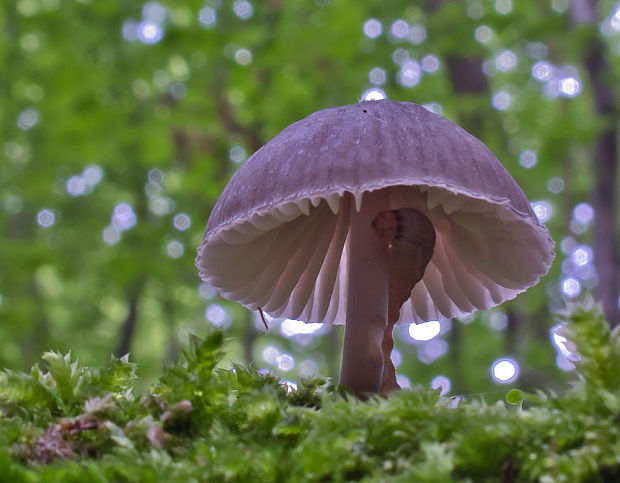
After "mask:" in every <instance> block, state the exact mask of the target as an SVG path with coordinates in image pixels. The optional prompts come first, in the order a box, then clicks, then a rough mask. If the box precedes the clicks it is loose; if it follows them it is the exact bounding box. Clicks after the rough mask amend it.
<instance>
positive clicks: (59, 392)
mask: <svg viewBox="0 0 620 483" xmlns="http://www.w3.org/2000/svg"><path fill="white" fill-rule="evenodd" d="M561 317H562V318H563V320H564V322H565V326H564V327H563V328H562V332H563V335H565V336H566V337H567V338H568V339H569V341H570V343H572V344H574V347H575V348H576V350H577V352H578V354H579V358H580V360H579V361H577V362H576V365H577V370H578V374H579V376H580V377H579V379H578V381H577V382H575V384H574V386H573V387H572V388H571V389H570V390H569V391H568V392H567V393H566V394H564V395H563V396H561V397H557V396H555V395H550V394H547V393H545V392H542V391H541V392H539V393H537V394H527V393H524V392H522V391H519V390H512V391H510V392H509V393H508V394H507V397H506V402H499V403H495V404H493V405H489V404H487V403H485V402H484V400H482V399H480V398H475V399H466V398H465V399H461V400H459V401H457V400H456V399H454V398H452V399H446V398H442V397H440V396H439V392H438V391H429V390H425V389H421V388H416V389H414V390H412V391H401V392H397V393H393V394H392V395H390V397H388V398H381V397H375V398H371V399H370V400H368V401H365V402H362V401H359V400H357V399H355V398H352V397H350V396H349V397H347V398H344V397H342V396H341V395H340V394H339V393H338V391H337V389H336V388H335V387H333V386H331V385H329V384H328V383H327V382H326V381H324V380H322V379H312V380H305V381H300V382H299V388H298V389H297V390H296V391H292V392H287V390H286V389H285V387H284V386H283V384H282V383H281V381H280V380H279V379H278V378H277V377H275V376H273V375H264V374H260V373H258V372H257V371H256V370H254V369H246V368H244V367H242V366H239V365H234V366H233V367H232V368H231V369H228V370H224V369H219V368H217V365H218V362H219V361H220V360H221V358H222V355H223V351H222V347H223V344H224V339H223V335H222V333H221V332H213V333H210V334H208V335H207V336H206V337H205V338H204V339H199V338H197V337H194V336H193V337H191V340H190V344H189V348H188V349H187V350H186V351H185V353H184V358H183V360H182V362H180V363H178V364H174V365H171V366H169V367H167V368H166V369H165V372H164V374H163V376H162V377H161V378H160V380H159V382H158V383H157V384H155V385H154V386H152V387H151V388H150V389H149V390H148V391H146V392H145V393H144V394H142V395H136V394H135V393H134V389H133V387H134V385H135V384H136V382H137V381H136V376H135V367H134V365H133V364H131V363H130V362H129V361H128V360H127V359H126V358H123V359H116V358H113V359H111V360H110V362H109V364H108V365H107V366H106V367H105V368H103V369H96V368H93V367H86V366H82V365H80V364H79V363H78V362H77V361H75V360H72V358H71V356H70V354H67V355H62V354H58V353H52V352H48V353H45V354H44V355H43V363H42V366H41V367H43V369H41V367H39V366H38V365H35V366H34V367H33V368H32V370H31V372H30V373H29V374H22V373H15V372H11V371H5V372H3V373H2V376H1V379H0V407H1V409H2V417H1V418H0V481H11V482H19V481H28V482H37V481H41V482H44V481H63V482H71V481H76V482H77V481H80V482H89V481H92V482H105V481H128V482H131V481H136V482H138V481H139V482H149V481H153V482H155V481H171V482H174V481H185V482H186V481H269V482H272V481H382V482H383V481H582V480H588V481H610V480H617V479H618V478H620V456H618V455H620V438H619V437H618V432H619V423H618V414H619V412H620V377H619V376H618V374H620V342H619V340H618V331H613V332H610V331H609V329H608V326H607V324H606V322H605V320H604V319H603V317H602V316H601V315H600V310H599V309H598V307H595V306H593V305H592V304H587V305H580V306H574V307H570V308H569V309H568V310H566V311H565V312H564V313H563V314H561Z"/></svg>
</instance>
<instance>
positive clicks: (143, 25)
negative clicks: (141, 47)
mask: <svg viewBox="0 0 620 483" xmlns="http://www.w3.org/2000/svg"><path fill="white" fill-rule="evenodd" d="M136 30H137V37H138V40H140V42H142V43H144V44H156V43H157V42H159V41H160V40H161V39H162V38H163V37H164V31H163V29H162V28H161V27H160V26H159V25H158V24H156V23H155V22H152V21H150V20H144V21H142V22H140V23H139V24H138V27H137V29H136Z"/></svg>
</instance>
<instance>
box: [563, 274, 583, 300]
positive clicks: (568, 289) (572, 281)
mask: <svg viewBox="0 0 620 483" xmlns="http://www.w3.org/2000/svg"><path fill="white" fill-rule="evenodd" d="M560 288H561V290H562V293H563V294H564V295H565V296H566V297H568V298H569V299H572V298H575V297H577V296H578V295H579V294H580V293H581V282H580V281H579V279H577V278H575V277H572V276H571V277H566V278H563V279H562V281H561V282H560Z"/></svg>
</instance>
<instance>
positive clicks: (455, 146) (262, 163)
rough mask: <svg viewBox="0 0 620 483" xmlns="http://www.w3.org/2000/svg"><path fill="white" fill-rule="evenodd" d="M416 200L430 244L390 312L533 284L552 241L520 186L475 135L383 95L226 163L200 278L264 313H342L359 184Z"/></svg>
mask: <svg viewBox="0 0 620 483" xmlns="http://www.w3.org/2000/svg"><path fill="white" fill-rule="evenodd" d="M375 190H387V191H388V192H389V200H390V201H389V203H390V209H394V210H396V209H400V208H404V207H412V208H415V209H417V210H419V211H421V212H422V213H424V214H425V215H426V216H427V217H428V219H429V220H430V221H431V222H432V223H433V226H434V228H435V231H436V241H435V249H434V253H433V257H432V259H431V261H430V263H429V264H428V266H427V268H426V271H425V273H424V277H423V278H422V280H421V281H420V282H418V283H417V284H416V285H415V287H414V289H413V290H412V292H411V297H410V299H409V300H408V301H407V302H406V303H405V304H404V305H403V306H402V310H401V319H400V322H403V321H406V322H411V321H416V322H421V321H426V320H436V319H439V318H444V317H445V318H449V317H455V316H461V315H464V314H467V313H470V312H472V311H475V310H477V309H489V308H491V307H493V306H496V305H498V304H500V303H502V302H503V301H505V300H508V299H512V298H514V297H515V296H516V295H517V294H519V293H520V292H523V291H525V290H526V289H527V288H529V287H531V286H533V285H535V284H536V283H538V281H539V279H540V277H541V276H543V275H544V274H545V273H547V271H548V269H549V267H550V265H551V262H552V260H553V258H554V251H553V247H554V244H553V241H552V240H551V239H550V237H549V233H548V231H547V229H546V227H545V226H543V225H541V224H540V223H539V221H538V219H537V218H536V216H535V215H534V213H533V211H532V209H531V207H530V203H529V202H528V200H527V198H526V197H525V195H524V193H523V191H522V190H521V188H519V186H518V185H517V183H516V182H515V181H514V179H513V178H512V177H511V176H510V174H509V173H508V172H507V171H506V170H505V169H504V167H503V166H502V164H501V163H500V162H499V161H498V159H497V158H496V157H495V156H494V155H493V154H492V153H491V152H490V151H489V149H488V148H487V147H486V146H485V145H484V144H483V143H482V142H480V141H479V140H478V139H476V138H475V137H473V136H472V135H470V134H469V133H467V132H466V131H465V130H463V129H462V128H460V127H459V126H457V125H456V124H454V123H452V122H450V121H448V120H447V119H444V118H442V117H440V116H437V115H435V114H433V113H431V112H429V111H427V110H426V109H424V108H423V107H421V106H419V105H417V104H413V103H409V102H396V101H392V100H381V101H369V102H360V103H358V104H352V105H348V106H342V107H336V108H331V109H325V110H322V111H318V112H315V113H314V114H311V115H310V116H308V117H307V118H305V119H303V120H301V121H298V122H296V123H294V124H292V125H290V126H289V127H287V128H286V129H284V130H283V131H282V132H280V133H279V134H278V135H277V136H275V137H274V138H273V139H272V140H271V141H269V142H268V143H267V144H266V145H265V146H263V147H262V148H261V149H259V150H258V151H257V152H256V153H254V155H252V156H251V157H250V158H249V159H248V160H247V161H246V162H245V163H244V164H243V165H242V166H241V167H240V168H239V170H238V171H237V172H236V174H235V175H234V176H233V178H232V179H231V181H230V183H229V184H228V186H227V187H226V188H225V190H224V191H223V193H222V195H221V196H220V198H219V200H218V201H217V203H216V205H215V207H214V209H213V212H212V213H211V216H210V218H209V221H208V224H207V229H206V233H205V238H204V240H203V242H202V244H201V245H200V247H199V248H198V257H197V259H196V266H197V267H198V269H199V273H200V277H201V278H202V279H203V280H205V281H207V282H209V283H210V284H211V285H213V286H214V287H216V288H218V289H219V291H220V292H221V294H222V296H224V297H225V298H228V299H230V300H233V301H237V302H240V303H241V304H243V305H245V306H246V307H248V308H250V309H254V310H255V309H258V308H262V309H263V310H264V311H265V312H267V313H269V314H270V315H272V316H275V317H287V318H293V319H300V320H304V321H306V322H326V323H344V322H345V310H346V301H347V284H348V281H347V272H348V268H349V265H350V264H351V263H363V262H364V261H363V260H348V259H347V253H348V250H347V245H348V243H349V225H350V217H351V213H352V210H355V209H356V208H357V210H358V211H359V207H360V205H361V200H362V196H363V195H364V193H367V192H370V191H375Z"/></svg>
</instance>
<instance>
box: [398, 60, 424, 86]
mask: <svg viewBox="0 0 620 483" xmlns="http://www.w3.org/2000/svg"><path fill="white" fill-rule="evenodd" d="M421 79H422V69H421V68H420V63H419V62H418V61H417V60H413V59H409V60H407V61H405V62H404V63H403V64H402V65H401V67H400V71H399V73H398V83H399V84H400V85H402V86H404V87H415V86H417V85H418V84H419V83H420V80H421Z"/></svg>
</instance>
